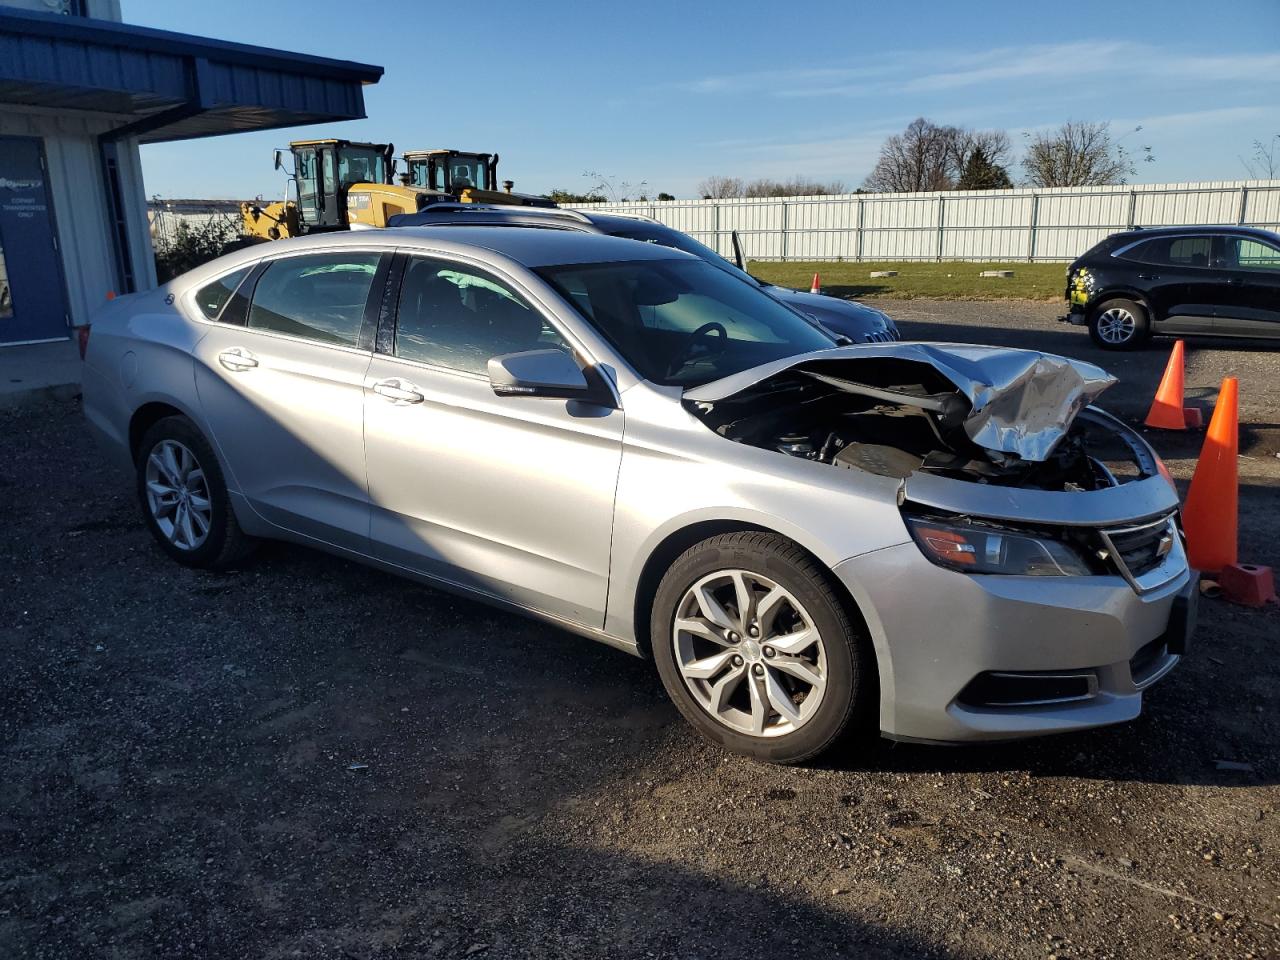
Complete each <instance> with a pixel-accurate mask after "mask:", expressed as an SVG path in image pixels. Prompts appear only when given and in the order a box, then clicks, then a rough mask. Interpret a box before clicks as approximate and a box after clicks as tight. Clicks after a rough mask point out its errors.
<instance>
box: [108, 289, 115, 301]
mask: <svg viewBox="0 0 1280 960" xmlns="http://www.w3.org/2000/svg"><path fill="white" fill-rule="evenodd" d="M115 298H116V292H115V291H114V290H108V291H107V299H108V300H114V299H115Z"/></svg>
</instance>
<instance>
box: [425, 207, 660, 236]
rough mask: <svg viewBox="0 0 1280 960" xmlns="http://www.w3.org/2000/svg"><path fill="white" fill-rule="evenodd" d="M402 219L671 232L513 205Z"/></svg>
mask: <svg viewBox="0 0 1280 960" xmlns="http://www.w3.org/2000/svg"><path fill="white" fill-rule="evenodd" d="M406 216H407V217H408V218H412V219H414V220H416V221H417V223H416V224H415V226H430V225H431V224H432V223H440V224H459V223H467V222H468V221H471V222H475V221H488V222H498V223H525V224H537V225H540V226H541V225H547V226H551V225H555V226H562V227H564V228H566V229H570V230H579V231H582V232H583V233H617V232H619V231H621V230H626V229H628V228H631V229H634V228H635V227H636V226H640V225H643V226H645V227H655V228H657V229H659V230H670V229H672V228H671V227H668V226H667V225H666V224H663V223H659V222H658V221H657V220H654V219H653V218H651V217H642V216H640V215H638V214H636V215H630V214H625V213H596V212H594V211H591V210H569V209H566V208H564V207H524V206H517V205H514V204H510V205H508V204H472V203H435V204H432V205H431V206H429V207H424V208H423V209H421V210H419V211H418V212H417V213H412V214H407V215H406Z"/></svg>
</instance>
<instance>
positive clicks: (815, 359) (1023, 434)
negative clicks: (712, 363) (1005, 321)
mask: <svg viewBox="0 0 1280 960" xmlns="http://www.w3.org/2000/svg"><path fill="white" fill-rule="evenodd" d="M878 358H893V359H897V360H904V361H909V362H914V363H921V364H927V365H928V366H930V367H932V368H933V369H935V370H937V371H938V372H939V373H940V374H942V375H943V376H944V377H945V378H946V379H947V380H949V381H950V382H951V383H952V384H954V385H955V387H956V390H957V391H958V392H959V393H960V394H961V395H963V396H964V397H965V399H967V400H968V401H969V405H970V410H969V412H968V414H967V415H966V416H965V418H964V423H963V426H964V430H965V433H966V434H967V435H968V436H969V439H971V440H972V441H973V442H974V443H976V444H977V445H978V446H980V447H984V448H986V449H988V450H995V451H999V452H1001V453H1008V454H1014V455H1016V456H1018V457H1021V458H1022V459H1024V460H1033V461H1041V460H1045V459H1046V458H1047V457H1048V456H1049V455H1050V454H1051V453H1052V452H1053V449H1054V447H1055V446H1057V444H1058V442H1059V441H1060V440H1061V439H1062V438H1063V436H1064V435H1065V434H1066V432H1067V429H1068V428H1069V427H1070V426H1071V422H1072V421H1073V420H1074V419H1075V417H1076V414H1078V413H1079V412H1080V411H1081V410H1083V409H1084V408H1085V407H1087V406H1088V405H1089V404H1091V403H1093V402H1094V400H1096V399H1097V397H1098V396H1099V395H1100V394H1101V393H1102V392H1103V391H1104V390H1106V389H1107V388H1108V387H1109V386H1111V385H1112V384H1113V383H1115V382H1116V378H1115V377H1113V376H1111V374H1109V373H1107V372H1106V371H1105V370H1103V369H1102V368H1101V367H1096V366H1094V365H1093V364H1091V363H1084V362H1083V361H1080V360H1071V359H1069V358H1067V357H1060V356H1057V355H1056V354H1052V353H1040V352H1039V351H1037V350H1014V349H1008V348H1003V347H982V346H977V345H975V344H954V343H945V344H944V343H883V344H861V345H858V346H851V347H838V348H836V349H833V350H820V351H817V352H814V353H806V354H800V355H799V356H795V357H786V358H783V359H781V360H775V361H773V362H771V363H766V364H761V365H760V366H758V367H752V368H751V369H749V370H744V371H742V372H741V373H737V374H734V375H732V376H729V377H724V378H722V379H720V380H715V381H712V382H711V383H707V384H703V385H702V386H700V387H695V388H693V389H691V390H687V391H686V392H685V394H684V399H685V400H689V401H693V402H695V403H715V402H717V401H720V400H725V399H727V398H729V397H732V396H733V395H734V394H737V393H741V392H742V391H744V390H746V389H748V388H750V387H752V386H753V385H755V384H757V383H760V382H762V381H764V380H767V379H769V378H770V377H775V376H778V375H779V374H782V373H786V372H788V371H791V370H795V371H799V372H806V373H822V374H826V375H829V376H832V377H845V378H848V379H849V380H851V381H857V380H858V368H859V367H860V366H862V365H864V364H870V365H872V366H874V364H875V361H876V360H877V359H878Z"/></svg>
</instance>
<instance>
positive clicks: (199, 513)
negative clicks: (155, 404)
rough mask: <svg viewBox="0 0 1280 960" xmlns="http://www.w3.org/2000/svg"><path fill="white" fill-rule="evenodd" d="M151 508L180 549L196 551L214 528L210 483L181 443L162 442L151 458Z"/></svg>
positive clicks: (158, 523)
mask: <svg viewBox="0 0 1280 960" xmlns="http://www.w3.org/2000/svg"><path fill="white" fill-rule="evenodd" d="M145 469H146V473H145V483H146V493H147V508H148V509H149V510H150V511H151V517H152V519H153V520H155V523H156V527H158V528H159V530H160V532H161V533H162V534H163V535H164V537H165V539H167V540H168V541H169V542H170V543H172V544H173V545H174V546H175V547H177V548H178V549H179V550H195V549H196V548H198V547H199V546H200V545H201V544H202V543H204V542H205V540H206V539H207V538H208V536H209V529H210V527H212V526H213V502H212V500H211V498H210V496H209V482H208V480H207V479H206V478H205V474H204V470H203V469H202V468H201V466H200V461H199V460H197V459H196V455H195V454H194V453H192V452H191V450H190V448H188V447H186V446H185V445H183V444H182V443H179V442H178V441H177V440H161V441H160V442H159V443H157V444H156V445H155V446H154V447H152V448H151V453H150V454H148V455H147V463H146V468H145Z"/></svg>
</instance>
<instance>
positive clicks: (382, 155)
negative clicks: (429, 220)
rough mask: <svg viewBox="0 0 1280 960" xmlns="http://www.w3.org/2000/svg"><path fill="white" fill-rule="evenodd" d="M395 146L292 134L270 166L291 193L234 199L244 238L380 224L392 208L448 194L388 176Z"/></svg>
mask: <svg viewBox="0 0 1280 960" xmlns="http://www.w3.org/2000/svg"><path fill="white" fill-rule="evenodd" d="M394 150H395V148H394V147H393V146H392V145H391V144H389V143H354V142H352V141H350V140H295V141H294V142H293V143H291V144H289V149H288V150H287V151H285V150H277V151H276V160H275V163H276V169H277V170H286V169H287V166H286V159H285V158H286V156H287V155H289V154H292V159H293V170H292V173H290V176H289V179H290V181H292V182H293V183H294V184H296V192H295V196H296V198H297V199H285V200H277V201H275V202H274V203H262V202H261V201H251V202H248V203H242V204H241V205H240V214H241V218H242V220H243V223H242V225H241V233H242V234H243V235H244V237H245V242H247V243H252V242H256V241H263V240H279V239H281V238H284V237H299V236H303V235H304V234H308V233H317V232H323V231H327V230H347V229H362V228H365V227H385V226H386V225H387V218H388V217H392V216H394V215H395V214H397V213H416V212H417V211H419V210H421V209H422V208H423V207H425V206H426V205H427V204H429V203H434V202H436V201H438V200H453V199H455V198H454V197H453V196H451V195H449V194H447V193H445V192H443V191H439V190H431V189H428V188H425V187H417V186H412V185H409V184H397V183H395V182H394V174H395V161H394V160H393V153H394Z"/></svg>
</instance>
